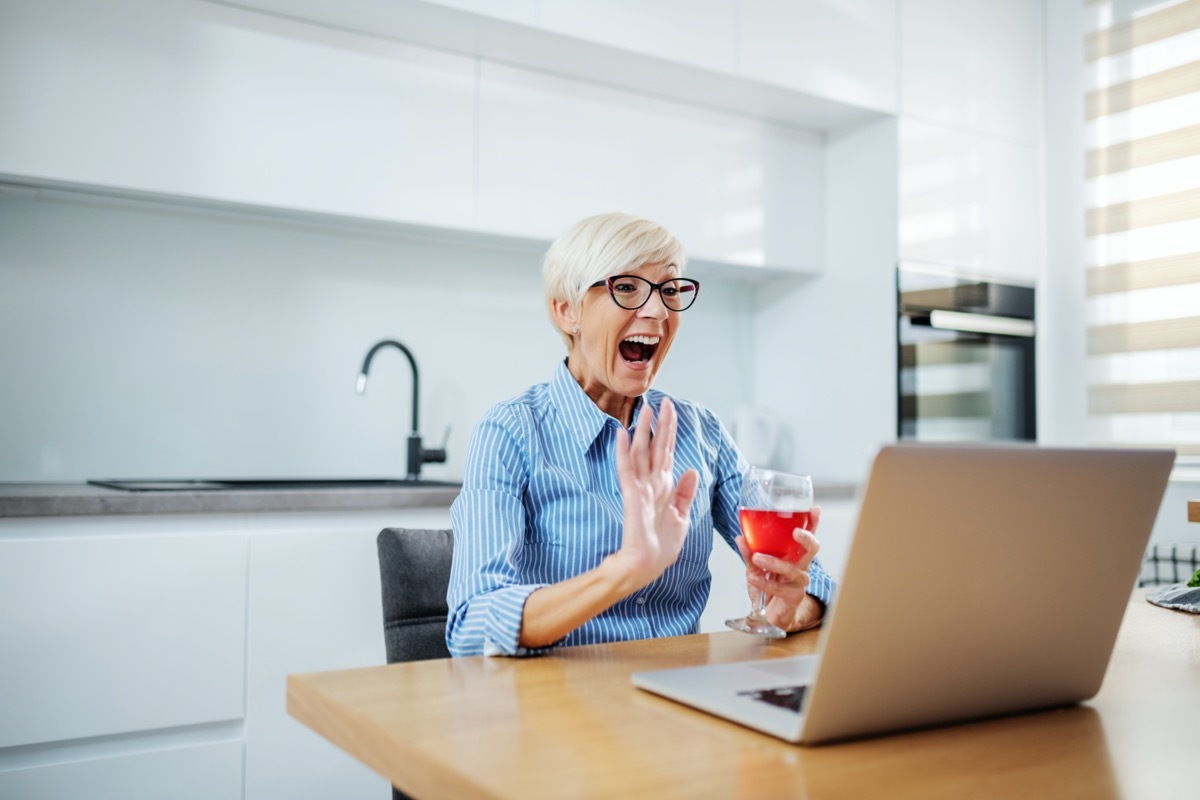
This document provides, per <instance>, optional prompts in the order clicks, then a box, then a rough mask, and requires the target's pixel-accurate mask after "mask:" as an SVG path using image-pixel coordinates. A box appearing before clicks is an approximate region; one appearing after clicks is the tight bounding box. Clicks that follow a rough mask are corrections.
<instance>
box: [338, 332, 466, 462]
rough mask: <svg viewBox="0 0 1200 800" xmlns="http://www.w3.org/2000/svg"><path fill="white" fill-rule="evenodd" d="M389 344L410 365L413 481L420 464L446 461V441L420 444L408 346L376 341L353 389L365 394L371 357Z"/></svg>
mask: <svg viewBox="0 0 1200 800" xmlns="http://www.w3.org/2000/svg"><path fill="white" fill-rule="evenodd" d="M388 345H391V346H392V347H395V348H397V349H398V350H399V351H400V352H401V353H404V355H405V357H406V358H407V359H408V364H409V366H410V367H412V433H410V434H409V436H408V479H409V480H412V481H415V480H420V478H421V465H422V464H427V463H431V462H432V463H436V464H444V463H445V462H446V443H445V442H442V446H441V447H440V448H438V449H436V450H426V449H425V448H423V447H422V446H421V434H420V433H419V431H420V427H419V426H418V425H417V396H418V388H419V387H420V379H419V378H418V376H417V360H416V359H415V358H413V354H412V353H410V352H409V350H408V348H407V347H405V346H404V345H402V344H400V343H399V342H397V341H395V340H394V339H384V340H383V341H380V342H376V343H375V345H374V346H373V347H372V348H371V349H370V350H368V351H367V357H366V358H364V359H363V364H362V369H361V370H359V373H358V385H357V386H356V387H355V391H357V392H358V393H359V394H365V393H366V391H367V372H368V370H370V369H371V359H372V358H374V357H375V354H376V353H377V352H379V349H380V348H381V347H387V346H388ZM449 433H450V431H449V430H448V429H447V431H446V434H447V437H449Z"/></svg>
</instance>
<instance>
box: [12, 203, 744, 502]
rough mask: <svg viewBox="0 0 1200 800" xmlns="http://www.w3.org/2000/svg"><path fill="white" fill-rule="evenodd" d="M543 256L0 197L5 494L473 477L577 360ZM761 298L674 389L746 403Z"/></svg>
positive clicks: (740, 290) (698, 334) (728, 320)
mask: <svg viewBox="0 0 1200 800" xmlns="http://www.w3.org/2000/svg"><path fill="white" fill-rule="evenodd" d="M540 257H541V253H540V251H537V250H533V249H530V248H518V247H515V246H514V247H512V248H505V247H501V246H492V245H478V244H462V243H454V242H449V241H435V240H432V239H430V240H422V239H419V238H414V237H411V236H410V237H405V236H400V235H397V234H392V233H387V232H379V233H374V232H364V231H360V230H343V229H338V228H333V227H328V226H314V225H303V224H300V223H295V222H286V221H279V222H276V221H271V220H266V219H259V218H253V217H241V216H234V215H231V214H226V213H218V212H207V211H199V210H189V209H183V208H180V209H176V208H170V207H161V208H160V207H152V206H145V205H128V204H125V205H123V204H121V203H115V202H110V201H105V200H94V201H93V200H89V199H87V198H84V197H82V196H80V197H65V198H63V197H56V198H53V199H49V200H46V199H33V198H30V197H24V196H15V195H12V194H7V195H5V194H0V368H2V372H3V376H4V379H3V381H2V382H0V412H2V413H3V419H4V422H3V425H2V426H0V480H3V481H67V480H80V479H86V478H98V477H205V476H207V477H222V476H224V477H241V476H244V477H268V476H280V477H314V476H321V477H325V476H332V477H343V476H347V477H348V476H398V475H402V474H403V473H404V471H405V449H404V447H405V438H406V437H407V435H408V425H409V421H410V407H409V398H410V396H411V391H412V389H411V383H410V376H409V369H408V365H407V363H406V361H405V360H404V358H403V357H402V356H401V354H400V353H398V352H395V351H392V350H389V351H384V352H381V353H380V354H379V355H378V356H377V357H376V359H375V361H374V363H373V365H372V368H371V380H370V383H369V386H368V389H367V393H366V395H365V396H362V397H360V396H357V395H356V394H355V393H354V383H355V376H356V375H357V372H358V369H359V366H360V365H361V363H362V359H363V356H364V355H365V354H366V351H367V349H368V348H369V347H370V346H371V345H372V344H373V343H374V342H376V341H377V340H379V339H382V338H395V339H398V340H400V341H402V342H404V343H405V344H406V345H407V346H408V347H409V348H410V349H411V350H412V351H413V353H414V354H415V356H416V358H417V363H418V366H419V367H420V370H421V418H420V425H421V433H422V434H423V435H424V436H425V437H426V439H427V441H428V442H429V446H435V445H440V443H441V441H442V436H443V433H444V431H445V430H446V428H447V427H449V428H450V429H451V435H450V440H449V443H448V451H449V460H448V462H447V464H445V465H428V466H427V467H426V468H425V471H424V473H423V474H424V475H425V476H426V477H430V478H454V477H457V476H460V475H461V470H462V459H463V458H464V456H465V454H466V448H467V441H468V438H469V436H470V431H471V429H472V427H473V426H474V424H475V421H476V420H477V419H478V418H479V417H480V416H481V415H482V414H483V412H484V411H485V410H486V409H487V408H488V407H489V406H490V405H491V404H492V403H494V402H496V401H498V400H501V399H504V398H507V397H510V396H512V395H514V394H517V393H518V392H520V391H522V390H523V389H524V388H525V387H527V386H529V385H530V384H532V383H536V382H539V381H544V380H547V379H548V378H549V377H550V375H551V374H552V372H553V370H554V368H555V366H556V363H557V361H558V360H559V359H560V358H562V356H563V355H564V351H563V347H562V343H561V340H560V339H559V337H558V336H557V335H556V333H555V332H554V330H553V329H552V328H551V327H550V323H549V321H548V320H547V318H546V313H545V311H544V308H543V304H542V289H541V266H540ZM747 291H748V290H747V289H746V288H745V287H743V286H741V285H740V284H737V283H735V282H732V281H727V280H713V279H711V278H710V279H707V280H706V282H705V291H704V299H703V301H702V302H701V304H698V305H697V307H696V308H695V309H694V310H691V311H689V312H688V314H687V316H686V318H685V320H684V324H683V328H682V332H681V334H680V337H679V339H677V340H676V343H675V346H674V347H673V348H672V351H671V357H670V360H669V361H668V363H667V365H666V366H665V367H664V369H663V372H662V374H661V375H660V376H659V381H658V386H659V387H660V388H662V389H664V390H666V391H670V392H673V393H677V394H678V395H680V396H683V397H687V398H690V399H693V400H696V401H698V402H702V403H704V404H705V405H708V406H709V407H711V408H713V409H714V410H715V411H717V412H718V413H719V414H722V415H728V414H730V413H731V412H732V410H733V409H734V408H736V407H737V406H739V405H741V404H743V403H745V402H747V400H748V398H747V396H746V392H747V391H748V390H747V388H746V387H748V386H749V384H750V378H751V376H750V375H749V373H748V372H746V370H748V369H749V367H748V366H747V364H746V359H745V358H744V357H743V356H744V351H743V347H744V345H745V344H746V337H745V331H747V330H748V329H749V326H748V324H747V315H748V314H749V313H750V312H749V311H748V310H747V309H748V307H749V306H748V302H749V301H748V299H747V296H746V294H745V293H746V292H747Z"/></svg>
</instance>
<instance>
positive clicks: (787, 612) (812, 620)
mask: <svg viewBox="0 0 1200 800" xmlns="http://www.w3.org/2000/svg"><path fill="white" fill-rule="evenodd" d="M820 521H821V507H820V506H813V508H812V515H811V517H810V520H809V525H810V526H811V529H810V530H805V529H804V528H796V530H795V531H793V533H792V536H793V537H794V538H795V540H796V541H797V542H798V543H799V545H800V546H801V547H802V548H804V555H803V556H801V557H800V560H799V561H797V562H794V563H793V562H791V561H786V560H784V559H782V558H776V557H775V556H769V555H767V554H766V553H755V554H753V555H751V553H750V548H749V547H747V545H746V540H745V537H743V536H739V537H737V539H736V540H735V541H736V542H737V546H738V550H739V551H740V552H741V554H742V560H743V561H744V562H745V563H746V586H747V589H748V592H749V595H750V602H751V603H754V602H757V600H758V593H759V592H760V591H765V592H766V593H767V619H768V620H770V621H771V623H772V624H773V625H777V626H779V627H780V628H782V629H783V630H785V631H789V632H795V631H801V630H805V629H807V628H812V627H815V626H816V625H817V624H818V623H820V621H821V618H822V617H823V616H824V615H825V606H824V605H823V604H822V603H821V601H819V600H817V599H816V598H815V597H813V596H812V595H810V594H808V584H809V574H808V568H809V566H810V565H811V564H812V561H813V558H815V557H816V555H817V551H818V550H820V549H821V544H820V543H819V542H818V541H817V537H816V536H815V535H814V534H815V533H816V530H817V525H818V524H819V523H820ZM763 570H766V571H767V572H770V573H771V579H770V580H767V579H766V576H764V575H763Z"/></svg>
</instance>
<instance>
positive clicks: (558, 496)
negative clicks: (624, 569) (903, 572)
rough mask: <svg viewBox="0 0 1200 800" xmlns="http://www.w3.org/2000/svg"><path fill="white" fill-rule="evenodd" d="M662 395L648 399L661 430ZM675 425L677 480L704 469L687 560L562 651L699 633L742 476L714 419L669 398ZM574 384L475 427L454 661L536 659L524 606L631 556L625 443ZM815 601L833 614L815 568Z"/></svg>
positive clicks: (460, 513)
mask: <svg viewBox="0 0 1200 800" xmlns="http://www.w3.org/2000/svg"><path fill="white" fill-rule="evenodd" d="M664 396H665V395H664V394H663V393H662V392H659V391H655V390H651V391H649V392H647V393H646V394H645V395H644V396H643V398H642V401H643V402H639V403H638V404H637V407H636V408H635V409H634V414H633V421H634V423H635V424H636V422H637V419H638V417H639V415H640V413H641V410H642V408H644V407H645V404H646V403H648V404H649V405H650V406H651V407H653V409H654V413H655V417H656V418H657V414H658V410H659V407H660V405H661V403H662V399H663V397H664ZM672 402H673V403H674V404H675V408H676V410H677V411H678V416H679V428H678V434H677V436H676V445H675V478H676V480H678V479H679V477H680V476H681V475H683V473H684V472H685V471H686V470H688V469H691V468H695V469H696V470H697V471H698V472H699V473H700V485H699V489H698V490H697V492H696V499H695V501H694V502H693V504H692V509H691V512H692V516H691V526H690V528H689V529H688V534H687V538H686V539H685V541H684V544H683V549H682V551H681V552H680V554H679V558H678V560H677V561H676V562H675V563H674V564H672V565H671V566H670V567H668V568H667V570H666V572H664V573H663V574H662V575H661V576H660V577H659V578H658V579H657V580H655V581H654V582H652V583H650V584H649V585H647V586H645V587H643V588H641V589H639V590H638V591H637V592H635V593H633V594H632V595H630V596H629V597H626V598H624V599H622V600H620V601H618V602H617V603H616V604H614V605H613V606H611V607H610V608H608V609H607V610H605V611H603V612H601V613H600V614H599V615H598V616H596V617H594V618H593V619H590V620H588V621H587V622H585V623H584V624H583V625H581V626H580V627H578V628H576V629H575V630H573V631H571V632H570V633H569V634H567V635H566V636H565V637H563V638H562V639H561V640H559V642H557V643H556V646H566V645H580V644H594V643H598V642H611V641H619V640H626V639H646V638H651V637H655V636H679V635H682V634H687V633H695V632H696V631H697V630H698V625H699V621H700V614H701V612H703V611H704V605H705V603H707V602H708V593H709V587H710V585H711V582H712V576H711V574H710V572H709V569H708V557H709V554H710V553H711V551H712V546H713V540H714V537H713V530H714V528H715V529H716V531H718V532H719V533H720V534H721V536H722V537H723V538H724V539H725V541H726V542H727V543H728V544H729V545H730V546H731V547H733V548H734V550H735V552H736V549H737V548H736V545H734V544H733V540H734V538H735V537H736V536H737V535H738V533H739V529H738V517H737V504H738V492H739V491H740V489H741V481H742V473H743V472H744V470H745V468H746V462H745V460H744V459H743V458H742V456H741V454H740V453H739V452H738V449H737V446H736V445H735V444H734V443H733V440H732V439H731V438H730V436H729V433H728V432H727V431H726V430H725V427H724V426H723V425H722V424H721V422H720V420H719V419H717V417H716V415H715V414H713V413H712V412H711V411H709V410H708V409H706V408H703V407H702V406H699V405H697V404H695V403H690V402H687V401H685V400H676V399H675V398H672ZM618 425H620V423H619V422H618V421H617V420H616V419H614V418H613V417H611V416H609V415H608V414H605V413H604V412H603V411H601V410H600V409H599V408H598V407H597V406H596V404H595V403H593V402H592V400H591V399H590V398H589V397H588V396H587V395H586V394H585V393H584V391H583V389H582V388H580V386H579V384H578V383H576V382H575V379H574V378H573V377H572V376H571V373H570V372H569V371H568V370H567V367H566V363H565V361H564V362H563V364H561V365H559V368H558V370H557V372H556V373H555V375H554V377H553V379H552V380H551V381H550V382H549V383H542V384H538V385H536V386H533V387H532V388H530V389H529V390H528V391H526V392H525V393H524V394H521V395H520V396H518V397H515V398H513V399H512V400H508V401H506V402H503V403H499V404H497V405H496V406H494V407H492V409H491V410H490V411H488V413H487V414H486V415H485V416H484V417H483V419H482V420H481V421H480V422H479V424H478V425H477V426H476V428H475V431H474V433H473V434H472V436H471V444H470V447H469V449H468V452H467V463H466V469H465V471H464V475H463V488H462V492H461V493H460V494H459V496H458V499H456V500H455V501H454V505H453V506H451V508H450V518H451V524H452V526H453V528H454V559H453V565H452V567H451V572H450V587H449V590H448V592H447V597H446V599H447V605H448V607H449V609H450V613H449V618H448V620H447V622H446V643H447V645H448V646H449V648H450V652H451V653H452V654H453V655H455V656H467V655H479V654H487V655H529V654H531V653H533V652H534V651H533V650H531V649H529V648H525V647H521V646H519V645H518V643H517V642H518V639H519V637H520V633H521V615H522V612H523V609H524V606H525V599H526V598H527V597H529V595H530V594H531V593H532V592H533V591H534V590H536V589H538V588H540V587H542V586H546V585H549V584H552V583H557V582H559V581H563V580H566V579H568V578H571V577H574V576H575V575H578V574H580V573H582V572H586V571H587V570H590V569H593V568H594V567H597V566H599V564H600V562H601V561H603V560H604V558H605V557H607V556H609V555H611V554H612V553H614V552H616V551H617V550H618V549H619V548H620V546H621V530H622V525H623V519H624V517H623V511H622V508H623V506H622V500H621V489H620V485H619V484H618V480H617V466H616V445H615V442H616V431H617V426H618ZM810 573H811V575H812V581H811V583H810V585H809V593H810V594H812V595H814V596H815V597H817V598H818V599H820V600H822V601H823V602H825V603H826V604H828V603H829V601H830V599H831V598H832V596H833V592H834V589H835V586H834V582H833V580H832V578H830V577H829V575H828V574H827V573H825V571H824V570H823V569H821V567H820V565H819V564H818V563H817V562H816V561H815V560H814V562H813V564H812V568H811V570H810Z"/></svg>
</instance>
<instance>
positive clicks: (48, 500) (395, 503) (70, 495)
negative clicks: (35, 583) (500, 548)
mask: <svg viewBox="0 0 1200 800" xmlns="http://www.w3.org/2000/svg"><path fill="white" fill-rule="evenodd" d="M458 491H459V489H458V487H457V486H421V487H415V488H414V487H400V488H375V487H372V488H337V489H328V488H326V489H254V490H245V489H242V490H227V491H223V490H202V491H171V492H127V491H122V490H120V489H109V488H107V487H104V486H92V485H90V484H86V483H0V517H55V516H80V515H97V514H100V515H104V514H228V513H235V514H236V513H250V512H256V511H353V510H360V509H372V508H379V509H387V508H422V507H424V508H430V507H433V508H439V507H440V508H448V507H449V506H450V504H451V503H452V502H454V498H455V497H457V496H458Z"/></svg>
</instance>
